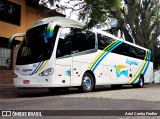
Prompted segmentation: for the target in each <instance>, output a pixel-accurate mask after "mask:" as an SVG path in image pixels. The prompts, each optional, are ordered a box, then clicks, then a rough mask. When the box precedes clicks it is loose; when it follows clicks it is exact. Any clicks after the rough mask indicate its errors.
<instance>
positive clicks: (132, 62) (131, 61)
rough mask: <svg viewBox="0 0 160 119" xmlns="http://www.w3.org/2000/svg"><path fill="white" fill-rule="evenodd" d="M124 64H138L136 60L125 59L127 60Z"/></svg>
mask: <svg viewBox="0 0 160 119" xmlns="http://www.w3.org/2000/svg"><path fill="white" fill-rule="evenodd" d="M126 64H129V65H130V66H131V65H138V62H136V61H133V60H129V59H127V60H126Z"/></svg>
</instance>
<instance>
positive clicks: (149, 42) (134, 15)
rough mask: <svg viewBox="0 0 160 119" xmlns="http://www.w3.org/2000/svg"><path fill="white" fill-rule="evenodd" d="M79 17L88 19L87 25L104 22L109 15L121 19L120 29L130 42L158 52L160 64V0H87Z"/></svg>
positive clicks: (118, 27) (155, 57) (155, 59)
mask: <svg viewBox="0 0 160 119" xmlns="http://www.w3.org/2000/svg"><path fill="white" fill-rule="evenodd" d="M84 1H85V4H83V9H81V11H80V14H79V18H80V19H83V20H84V19H87V21H88V22H87V27H89V28H91V27H92V26H95V25H96V24H97V23H104V22H105V21H106V19H107V18H108V17H113V18H115V19H117V21H118V25H117V29H120V30H121V31H122V32H123V33H124V35H125V39H126V40H128V41H129V42H135V43H136V44H138V45H140V46H142V47H146V48H148V49H150V50H151V51H152V52H153V53H154V62H155V63H154V64H155V65H154V66H155V68H157V63H158V59H160V57H159V56H158V44H159V40H158V39H157V37H158V36H159V35H160V1H159V0H143V2H142V1H141V0H124V3H125V6H120V4H121V0H94V1H93V0H84Z"/></svg>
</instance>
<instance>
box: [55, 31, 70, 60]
mask: <svg viewBox="0 0 160 119" xmlns="http://www.w3.org/2000/svg"><path fill="white" fill-rule="evenodd" d="M69 34H70V29H69V28H66V29H62V31H61V33H60V37H59V41H58V46H57V52H56V57H57V58H58V57H63V56H65V55H70V54H71V38H70V37H69Z"/></svg>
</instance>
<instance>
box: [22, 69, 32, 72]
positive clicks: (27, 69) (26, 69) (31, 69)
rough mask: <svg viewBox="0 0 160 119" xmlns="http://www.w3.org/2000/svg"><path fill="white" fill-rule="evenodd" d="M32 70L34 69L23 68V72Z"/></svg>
mask: <svg viewBox="0 0 160 119" xmlns="http://www.w3.org/2000/svg"><path fill="white" fill-rule="evenodd" d="M29 71H32V69H23V70H22V72H29Z"/></svg>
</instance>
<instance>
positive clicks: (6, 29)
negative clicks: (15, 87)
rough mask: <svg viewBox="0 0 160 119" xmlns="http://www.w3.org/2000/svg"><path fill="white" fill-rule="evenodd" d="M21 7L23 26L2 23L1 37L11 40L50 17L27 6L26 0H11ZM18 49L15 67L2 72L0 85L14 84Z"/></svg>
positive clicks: (16, 49) (14, 49)
mask: <svg viewBox="0 0 160 119" xmlns="http://www.w3.org/2000/svg"><path fill="white" fill-rule="evenodd" d="M9 1H11V2H14V3H16V4H19V5H21V24H20V26H17V25H13V24H10V23H6V22H2V21H0V37H5V38H9V37H11V36H12V35H13V34H15V33H25V32H26V30H27V29H28V28H29V27H30V26H31V25H33V24H34V23H35V22H37V21H38V20H41V19H43V18H45V17H49V16H50V15H49V14H47V13H44V12H41V11H39V10H37V9H34V8H32V7H29V6H26V1H25V0H9ZM17 51H18V47H16V46H15V47H14V48H13V66H12V70H0V84H11V83H13V69H14V65H15V60H16V56H17Z"/></svg>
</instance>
